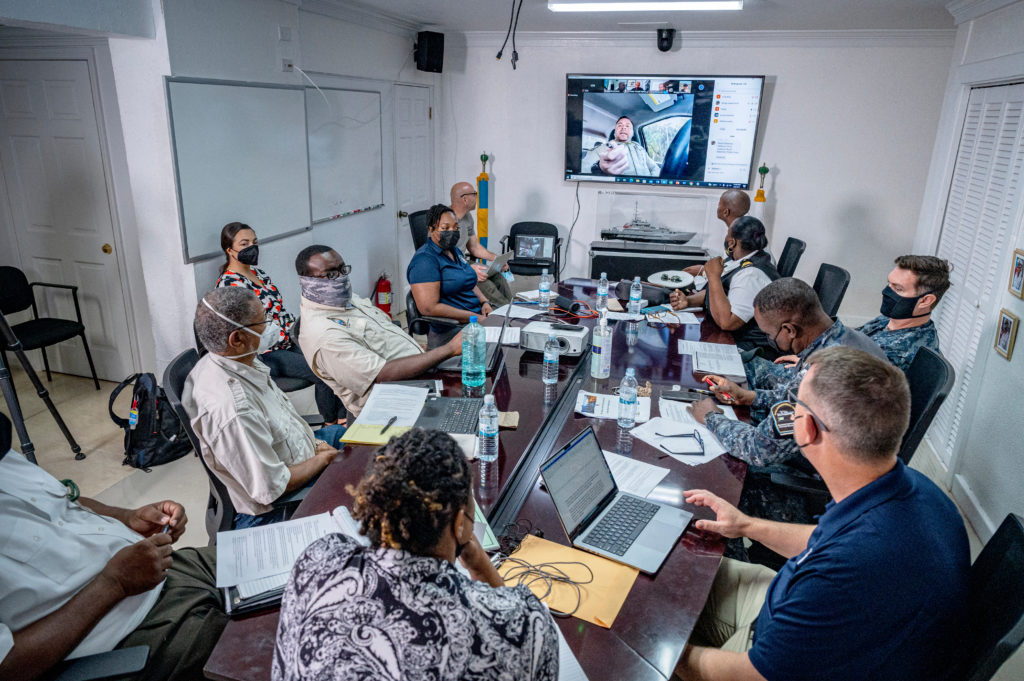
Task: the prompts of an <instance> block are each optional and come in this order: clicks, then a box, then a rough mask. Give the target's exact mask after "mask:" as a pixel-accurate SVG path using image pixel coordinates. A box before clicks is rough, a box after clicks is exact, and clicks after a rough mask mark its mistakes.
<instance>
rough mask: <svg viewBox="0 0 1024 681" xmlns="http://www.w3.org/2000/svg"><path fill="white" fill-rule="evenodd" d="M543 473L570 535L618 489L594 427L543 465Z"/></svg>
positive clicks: (575, 438)
mask: <svg viewBox="0 0 1024 681" xmlns="http://www.w3.org/2000/svg"><path fill="white" fill-rule="evenodd" d="M540 472H541V475H543V476H544V484H545V486H547V488H548V494H550V495H551V500H552V501H554V502H555V509H556V510H557V511H558V515H559V516H561V518H562V525H564V526H565V531H566V532H567V533H569V536H570V537H573V536H575V534H576V532H577V531H578V530H579V529H580V525H582V524H583V523H584V522H585V521H586V520H587V519H588V517H589V516H590V515H591V513H592V512H593V511H594V510H595V509H596V508H597V507H598V505H599V504H600V503H601V501H602V500H603V499H604V498H605V497H606V496H607V495H608V494H609V493H611V492H612V491H614V489H615V480H614V479H613V478H612V471H611V469H610V468H608V462H607V461H605V458H604V454H603V453H602V452H601V446H600V445H599V444H598V442H597V436H596V435H595V434H594V429H593V428H587V429H586V430H584V431H583V432H581V433H580V434H579V435H577V436H576V437H574V438H573V439H572V440H570V441H569V443H568V444H567V445H565V446H564V447H562V449H561V450H559V451H558V452H557V453H556V454H554V455H553V456H552V457H551V458H549V459H548V460H547V461H545V462H544V463H543V464H541V467H540Z"/></svg>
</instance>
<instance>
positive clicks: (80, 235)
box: [0, 60, 142, 381]
mask: <svg viewBox="0 0 1024 681" xmlns="http://www.w3.org/2000/svg"><path fill="white" fill-rule="evenodd" d="M96 93H97V90H96V88H95V84H94V83H93V82H92V81H91V79H90V72H89V65H88V63H87V62H86V61H84V60H66V61H65V60H59V61H58V60H52V61H51V60H0V166H2V171H3V180H4V183H5V190H6V191H5V194H6V196H7V201H8V204H9V210H8V211H7V214H8V215H9V216H10V220H11V221H12V224H9V225H8V226H7V227H8V229H9V230H10V231H11V232H13V233H14V239H13V240H12V241H16V243H17V245H18V251H19V254H20V262H21V269H22V270H23V271H24V272H25V275H26V276H27V277H28V279H29V281H44V282H49V283H56V284H69V285H73V286H77V287H78V298H79V301H80V303H81V308H82V321H83V323H84V324H85V330H86V337H87V338H88V340H89V347H90V349H91V351H92V356H93V359H94V360H95V363H96V372H97V373H98V374H99V376H100V378H105V379H108V380H118V381H120V380H121V379H123V378H124V377H125V376H127V375H128V374H129V373H130V372H131V371H132V366H133V364H134V363H133V362H132V356H131V354H132V353H131V349H130V343H129V335H128V318H127V314H126V311H125V301H124V295H123V291H122V288H121V275H120V271H119V267H118V259H117V254H115V253H114V252H113V247H114V244H115V240H114V225H113V220H112V217H111V207H110V197H111V193H110V192H109V191H108V185H107V178H108V176H109V175H108V172H107V170H108V167H107V164H106V162H105V159H104V156H103V149H102V147H101V144H100V134H99V129H98V127H97V116H96V108H95V107H96V106H97V105H98V95H97V94H96ZM139 285H140V286H141V285H142V282H139ZM36 301H37V303H38V305H39V314H40V315H41V316H52V317H61V318H65V319H74V318H75V307H74V303H73V301H72V297H71V294H70V293H69V292H67V291H65V290H59V289H46V288H39V287H36ZM47 355H48V357H49V359H50V366H51V367H52V368H53V369H54V370H56V371H62V372H65V373H70V374H77V375H80V376H87V375H88V374H89V366H88V363H87V362H86V359H85V352H84V351H83V349H82V343H81V341H80V340H78V339H74V340H71V341H66V342H64V343H61V344H59V345H57V346H53V347H52V348H51V349H49V350H47Z"/></svg>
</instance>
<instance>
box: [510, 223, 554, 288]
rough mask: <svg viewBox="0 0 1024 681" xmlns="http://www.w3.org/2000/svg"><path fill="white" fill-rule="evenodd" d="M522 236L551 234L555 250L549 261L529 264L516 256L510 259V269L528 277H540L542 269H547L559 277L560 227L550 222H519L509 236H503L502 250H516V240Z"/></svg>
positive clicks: (513, 226) (552, 274)
mask: <svg viewBox="0 0 1024 681" xmlns="http://www.w3.org/2000/svg"><path fill="white" fill-rule="evenodd" d="M521 236H550V237H554V238H555V252H554V253H552V258H551V259H550V260H548V262H546V263H544V262H541V263H538V262H536V261H534V262H531V263H529V264H526V263H523V262H516V258H515V256H512V259H511V260H509V261H508V269H509V270H510V271H511V272H512V274H521V275H523V276H526V277H539V276H540V274H541V271H542V270H544V269H547V271H548V274H550V275H551V276H552V277H554V278H555V279H556V280H557V279H558V273H559V271H560V269H561V267H562V256H561V252H562V237H560V236H558V228H557V227H555V226H554V225H552V224H551V223H548V222H517V223H515V224H514V225H512V227H511V228H510V229H509V232H508V236H503V237H501V252H502V253H505V252H507V251H509V250H511V251H513V252H515V250H516V240H517V239H518V238H519V237H521Z"/></svg>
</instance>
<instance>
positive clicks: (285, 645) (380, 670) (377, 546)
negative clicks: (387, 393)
mask: <svg viewBox="0 0 1024 681" xmlns="http://www.w3.org/2000/svg"><path fill="white" fill-rule="evenodd" d="M472 486H473V474H472V471H471V469H470V467H469V464H468V463H467V462H466V457H465V455H464V454H463V453H462V451H461V450H460V449H459V446H458V445H457V444H456V443H455V441H454V440H453V439H452V438H451V436H449V435H448V434H446V433H442V432H439V431H435V430H429V431H428V430H422V429H419V428H414V429H412V430H410V431H409V432H407V433H405V434H404V435H401V436H399V437H396V438H392V440H391V441H390V442H389V443H388V444H387V445H385V446H384V447H382V448H381V449H380V450H378V452H377V454H376V455H375V456H374V457H373V458H372V459H371V461H370V464H369V466H368V467H367V470H366V473H365V475H364V476H363V479H362V481H361V482H360V483H359V485H358V487H356V488H355V489H351V488H350V489H349V491H350V492H351V493H352V496H353V497H354V503H353V511H352V515H353V517H354V518H355V519H356V520H358V521H360V522H361V523H362V529H361V530H360V532H361V533H362V534H365V535H366V536H368V537H369V538H370V547H368V548H366V547H362V546H360V545H359V544H358V543H356V541H355V540H353V539H351V538H349V537H347V536H345V535H342V534H330V535H327V536H326V537H324V538H323V539H320V540H318V541H316V542H314V543H313V544H312V545H310V546H309V547H308V548H307V549H306V550H305V552H304V553H303V554H302V555H301V556H300V557H299V559H298V561H297V562H296V563H295V567H294V568H293V569H292V574H291V578H290V579H289V580H288V586H287V587H286V588H285V592H284V597H283V600H282V601H281V620H280V624H279V625H278V629H277V645H276V646H275V649H274V662H273V672H272V678H273V679H274V681H303V680H308V679H317V680H322V681H334V680H337V681H341V680H342V679H385V680H388V681H399V680H400V679H468V678H472V679H477V680H478V681H489V680H492V679H493V680H497V679H520V680H530V679H544V680H548V679H550V680H552V681H553V680H554V679H557V678H558V639H557V635H556V632H555V623H554V620H552V618H551V615H550V613H549V612H548V611H547V609H546V608H545V607H544V605H543V604H541V602H540V601H539V600H537V597H536V596H534V595H533V594H532V593H530V591H529V589H527V588H526V587H525V586H516V587H506V586H503V585H502V579H501V576H500V575H499V574H498V571H497V570H496V569H495V568H494V566H493V565H491V563H490V561H489V560H488V558H487V554H486V553H484V550H483V548H481V546H480V544H479V542H478V541H477V540H476V538H475V537H474V536H473V513H474V505H473V504H474V502H473V495H472ZM456 558H459V559H460V560H461V561H462V564H463V565H464V566H465V567H466V569H467V570H468V571H469V575H470V576H469V577H466V576H464V575H463V574H462V573H461V572H459V571H458V570H456V568H455V566H454V565H453V563H454V562H455V559H456Z"/></svg>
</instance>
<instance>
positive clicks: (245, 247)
mask: <svg viewBox="0 0 1024 681" xmlns="http://www.w3.org/2000/svg"><path fill="white" fill-rule="evenodd" d="M220 247H221V249H222V250H223V251H224V255H225V257H226V260H225V262H224V265H223V266H222V267H221V274H220V277H219V278H218V279H217V288H222V287H224V286H241V287H244V288H247V289H249V290H250V291H252V292H253V293H255V294H256V297H257V298H259V299H260V303H262V304H263V309H264V310H266V313H267V323H268V324H271V323H276V324H277V326H278V328H279V335H278V339H277V342H276V343H275V344H274V345H272V346H270V348H268V349H266V350H263V349H262V348H261V350H262V352H261V353H260V354H259V355H257V357H258V358H259V360H260V361H261V362H263V363H264V364H266V365H267V366H268V367H270V376H271V377H272V378H279V377H280V378H285V377H287V378H303V379H306V380H307V381H309V382H310V383H312V384H313V387H314V390H315V393H316V407H317V410H318V411H319V412H320V416H322V417H323V418H324V424H325V425H333V424H335V423H339V422H344V419H345V407H344V406H343V405H342V404H341V400H339V399H338V396H337V395H335V394H334V391H332V390H331V389H330V387H328V386H327V384H326V383H324V382H323V381H322V380H320V378H319V377H318V376H317V375H316V374H314V373H313V370H312V369H310V368H309V365H308V364H306V359H305V357H303V356H302V350H300V349H299V346H298V345H296V344H295V343H293V342H292V340H291V336H290V335H289V332H290V331H291V328H292V326H294V324H295V317H294V316H292V315H291V314H290V313H289V312H288V310H286V309H284V300H282V299H281V292H280V291H278V290H277V287H276V286H274V282H272V281H271V280H270V277H269V276H267V273H266V272H264V271H263V270H261V269H257V267H256V264H257V262H258V261H259V257H260V247H259V240H258V239H257V238H256V232H254V231H253V229H252V227H250V226H249V225H247V224H244V223H242V222H229V223H228V224H226V225H224V228H223V229H222V230H220Z"/></svg>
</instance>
